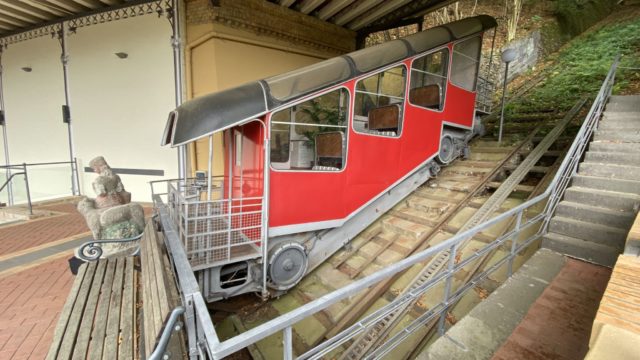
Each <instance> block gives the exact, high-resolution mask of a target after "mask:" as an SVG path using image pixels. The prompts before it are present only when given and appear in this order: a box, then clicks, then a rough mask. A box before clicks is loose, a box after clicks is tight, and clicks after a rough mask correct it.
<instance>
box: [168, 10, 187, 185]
mask: <svg viewBox="0 0 640 360" xmlns="http://www.w3.org/2000/svg"><path fill="white" fill-rule="evenodd" d="M167 15H168V18H169V23H171V29H172V30H173V34H172V35H171V47H172V48H173V79H174V86H175V100H176V101H175V103H176V107H178V106H180V104H182V79H183V73H182V38H181V31H180V30H181V28H180V27H181V25H182V22H181V21H180V0H172V2H171V9H169V13H168V14H167ZM178 177H179V178H180V179H185V178H186V177H187V149H186V146H185V145H181V146H179V147H178Z"/></svg>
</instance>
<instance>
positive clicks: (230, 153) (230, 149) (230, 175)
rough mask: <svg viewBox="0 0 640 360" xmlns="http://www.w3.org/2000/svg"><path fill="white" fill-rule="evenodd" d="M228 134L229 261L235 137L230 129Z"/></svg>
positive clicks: (228, 253) (229, 252)
mask: <svg viewBox="0 0 640 360" xmlns="http://www.w3.org/2000/svg"><path fill="white" fill-rule="evenodd" d="M226 132H227V133H229V136H228V138H229V141H227V149H228V150H227V156H228V157H229V165H228V169H227V171H228V174H227V179H228V180H229V183H228V184H227V186H228V189H229V190H228V191H229V197H228V199H227V260H231V236H232V235H233V234H232V232H231V228H232V226H231V225H232V220H233V219H232V218H231V214H232V211H233V210H232V206H233V150H234V143H233V141H234V137H233V130H232V129H229V130H226Z"/></svg>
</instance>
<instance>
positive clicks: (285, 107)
mask: <svg viewBox="0 0 640 360" xmlns="http://www.w3.org/2000/svg"><path fill="white" fill-rule="evenodd" d="M341 89H345V90H346V91H347V96H348V98H347V101H346V106H347V108H346V110H345V113H346V116H347V118H346V125H345V126H344V129H345V132H344V134H345V140H344V141H345V143H346V146H345V148H344V164H343V166H342V169H340V170H337V171H332V170H312V169H300V170H297V169H277V168H274V167H273V162H272V161H271V126H272V124H273V121H272V120H271V119H272V117H273V115H274V114H276V113H278V112H280V111H283V110H287V109H289V108H291V107H294V106H297V105H299V104H302V103H304V102H307V101H310V100H313V99H315V98H318V97H320V96H323V95H326V94H328V93H331V92H333V91H336V90H341ZM352 101H353V96H352V94H351V90H350V89H349V87H347V86H346V85H344V84H340V85H337V86H334V87H331V88H329V89H326V90H323V91H320V92H317V93H315V94H310V95H308V96H306V97H303V98H300V99H297V100H295V101H292V102H289V103H287V104H283V105H281V106H278V107H277V108H275V109H273V110H271V111H270V112H269V115H268V126H267V128H268V131H269V159H268V160H269V168H270V170H271V171H275V172H283V173H289V172H290V173H312V174H318V173H323V174H324V173H326V174H339V173H342V172H343V171H345V169H346V168H347V165H348V160H347V159H348V154H349V122H350V121H351V116H352V112H351V111H350V108H351V102H352ZM282 123H284V124H288V125H289V126H291V125H293V126H295V123H286V122H276V124H282ZM309 126H311V125H309ZM329 126H333V125H329ZM340 128H342V127H340ZM291 131H293V130H290V131H289V142H291ZM289 149H291V148H289ZM290 151H291V150H290ZM314 151H315V150H314ZM289 161H291V154H289V160H288V161H287V162H289Z"/></svg>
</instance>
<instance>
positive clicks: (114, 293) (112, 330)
mask: <svg viewBox="0 0 640 360" xmlns="http://www.w3.org/2000/svg"><path fill="white" fill-rule="evenodd" d="M115 260H117V263H116V273H115V277H114V279H113V286H112V287H111V301H110V302H109V317H108V319H107V333H106V336H105V340H104V354H105V357H108V358H115V357H116V355H117V354H118V339H119V337H120V316H121V314H122V307H121V305H122V286H123V284H124V267H125V258H117V259H115Z"/></svg>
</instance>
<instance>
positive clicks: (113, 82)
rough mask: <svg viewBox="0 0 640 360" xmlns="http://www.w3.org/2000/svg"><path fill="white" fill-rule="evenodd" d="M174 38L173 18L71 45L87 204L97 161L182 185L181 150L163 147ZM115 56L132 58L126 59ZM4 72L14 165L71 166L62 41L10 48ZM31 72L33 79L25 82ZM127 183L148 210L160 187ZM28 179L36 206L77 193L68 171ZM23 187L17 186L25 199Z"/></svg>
mask: <svg viewBox="0 0 640 360" xmlns="http://www.w3.org/2000/svg"><path fill="white" fill-rule="evenodd" d="M170 35H171V27H170V25H169V23H168V21H167V20H166V18H164V17H162V18H158V17H157V16H154V15H147V16H140V17H134V18H129V19H125V20H120V21H116V22H111V23H105V24H99V25H95V26H89V27H86V28H79V29H78V30H77V33H76V34H74V35H71V36H70V37H69V39H68V49H69V54H70V59H69V81H70V95H71V96H70V97H71V110H72V119H73V120H72V122H73V130H74V138H75V146H76V156H77V158H78V160H79V162H80V168H81V172H80V182H81V188H82V189H83V194H86V195H89V196H92V197H93V196H94V194H93V190H92V189H91V182H92V181H93V179H94V178H95V176H96V175H95V174H93V173H86V174H85V173H84V171H83V169H84V166H86V165H87V164H88V162H89V161H90V160H91V159H92V158H93V157H95V156H98V155H103V156H104V157H105V158H106V159H107V161H108V162H109V164H110V165H111V166H112V167H115V168H130V169H156V170H164V172H165V177H167V178H173V177H176V176H177V156H176V152H175V150H174V149H170V148H161V147H160V145H159V144H160V139H161V137H162V131H163V130H164V125H165V121H166V118H167V114H168V112H169V111H170V110H172V109H173V107H174V87H173V63H172V61H173V60H172V49H171V46H170V42H169V38H170ZM116 52H125V53H128V55H129V57H128V58H126V59H120V58H118V57H117V56H116V55H115V53H116ZM3 65H4V94H5V107H6V117H7V131H8V135H9V147H10V149H9V153H10V156H11V162H12V163H22V162H27V163H32V162H48V161H67V160H68V159H69V150H68V140H67V127H66V124H63V123H62V119H61V105H62V104H63V103H64V93H63V77H62V65H61V64H60V45H59V43H58V40H57V39H51V38H50V37H42V38H37V39H33V40H28V41H25V42H21V43H18V44H13V45H10V46H9V47H8V48H7V49H6V50H5V51H4V54H3ZM25 66H30V67H31V68H32V69H33V70H32V71H31V72H29V73H27V72H24V71H23V70H21V68H22V67H25ZM1 151H2V150H0V155H1V156H2V157H1V158H0V159H1V160H2V163H4V154H2V153H1ZM121 178H122V181H123V183H124V185H125V188H126V189H127V190H128V191H130V192H131V193H132V194H133V199H134V200H136V201H151V197H150V190H149V185H148V182H149V181H151V180H157V179H161V178H162V177H155V176H141V175H121ZM29 179H30V181H31V188H32V192H33V194H32V195H33V196H32V197H33V198H34V199H45V198H53V197H57V196H60V195H68V194H70V193H71V190H70V186H71V185H70V170H69V169H68V168H67V166H56V167H50V168H48V169H46V170H45V169H38V168H34V170H33V171H32V173H30V176H29ZM21 185H22V184H21V183H17V184H16V188H17V191H18V193H20V192H21V191H22V188H23V186H21Z"/></svg>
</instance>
